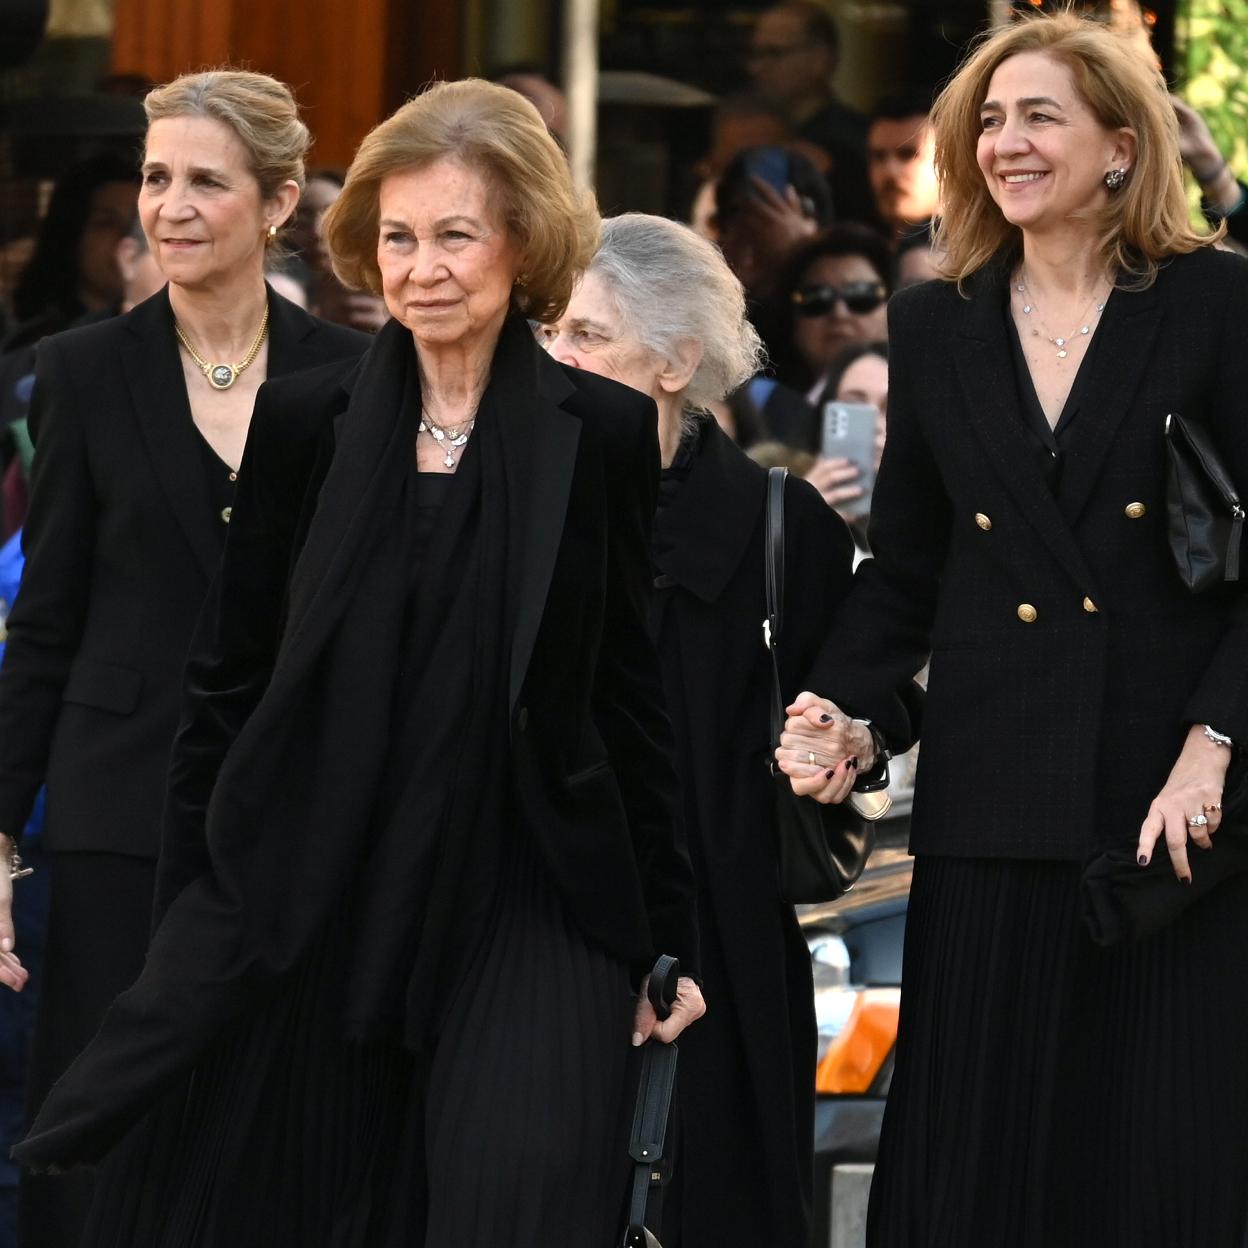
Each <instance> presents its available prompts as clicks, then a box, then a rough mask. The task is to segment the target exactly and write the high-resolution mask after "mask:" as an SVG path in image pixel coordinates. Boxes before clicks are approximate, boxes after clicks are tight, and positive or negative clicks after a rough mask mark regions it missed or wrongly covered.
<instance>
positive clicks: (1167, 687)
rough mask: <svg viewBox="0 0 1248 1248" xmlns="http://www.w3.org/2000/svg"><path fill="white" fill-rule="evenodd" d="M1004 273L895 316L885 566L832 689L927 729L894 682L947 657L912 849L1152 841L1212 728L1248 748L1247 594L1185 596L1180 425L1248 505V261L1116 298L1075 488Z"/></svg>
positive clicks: (1177, 273) (1073, 465) (1054, 853)
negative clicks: (1026, 361)
mask: <svg viewBox="0 0 1248 1248" xmlns="http://www.w3.org/2000/svg"><path fill="white" fill-rule="evenodd" d="M1005 280H1006V279H1005V276H1004V273H1003V272H1002V271H1001V270H999V269H996V270H991V269H990V270H985V271H984V272H982V273H981V274H979V275H977V276H976V278H975V279H974V280H973V281H972V283H971V287H970V298H969V299H964V298H962V297H960V296H959V294H958V293H957V291H956V289H955V288H954V287H953V286H952V285H949V284H945V283H928V284H926V285H923V286H919V287H916V288H915V289H913V290H909V291H904V292H902V293H901V294H900V295H898V296H897V297H896V298H895V299H894V300H893V302H892V304H891V305H890V309H889V327H890V334H889V341H890V350H891V356H890V363H889V374H890V394H889V413H888V442H887V445H886V447H885V451H884V461H883V463H882V465H881V468H880V475H879V480H878V482H877V484H876V487H875V493H874V499H873V506H872V513H871V526H870V541H871V549H872V550H873V551H874V552H875V556H876V557H875V559H874V560H872V561H869V562H866V563H864V564H863V565H862V566H861V567H860V568H859V571H858V575H857V579H856V582H855V586H854V590H853V592H852V594H851V595H850V598H849V601H848V603H847V606H846V609H845V611H844V612H843V614H842V617H841V618H840V620H839V622H838V626H837V628H836V629H835V630H834V632H833V634H832V636H831V637H830V639H829V641H828V644H827V646H826V648H825V650H824V653H823V655H822V657H821V660H820V662H819V665H818V668H817V670H816V671H815V672H814V674H813V675H812V676H811V680H812V687H814V688H817V689H819V690H821V691H823V692H826V693H827V694H829V695H830V696H832V697H834V698H837V699H841V700H843V701H844V703H845V704H846V705H847V706H849V707H851V708H854V709H857V710H864V711H866V712H867V713H868V714H869V713H871V711H872V710H873V711H874V712H875V714H874V718H876V719H877V720H880V721H881V722H882V723H883V724H884V726H885V727H886V729H887V730H891V731H894V732H897V733H898V734H899V735H904V722H905V716H904V714H903V713H902V711H901V708H900V706H899V705H898V703H897V701H896V698H895V695H894V693H893V690H894V689H895V687H896V685H897V678H898V676H899V675H900V674H906V675H908V674H910V673H911V672H914V671H916V670H917V669H918V668H919V666H920V665H921V663H922V662H923V659H924V657H925V656H926V654H927V652H928V651H929V649H930V651H931V654H932V660H931V674H930V683H929V686H928V697H927V706H926V711H925V720H924V725H923V750H922V754H921V756H920V760H919V765H918V775H917V780H916V791H915V799H914V813H913V821H912V839H911V847H912V849H913V850H915V851H916V852H921V853H930V854H952V855H974V856H992V857H1011V858H1049V859H1081V858H1083V857H1084V856H1085V855H1086V854H1087V853H1088V852H1089V851H1090V849H1092V848H1093V846H1095V845H1098V844H1106V843H1111V842H1126V843H1129V842H1131V841H1133V840H1134V839H1135V837H1136V836H1137V835H1138V832H1139V827H1140V824H1141V822H1142V821H1143V819H1144V817H1145V815H1146V813H1147V809H1148V805H1149V803H1150V801H1151V800H1152V799H1153V797H1155V796H1156V794H1157V792H1158V791H1159V790H1160V789H1161V787H1162V785H1163V784H1164V783H1165V780H1166V777H1167V775H1168V774H1169V771H1170V768H1171V767H1172V766H1173V764H1174V761H1175V759H1176V758H1177V756H1178V753H1179V750H1180V748H1181V747H1182V744H1183V739H1184V735H1185V733H1186V731H1187V728H1188V726H1189V725H1190V724H1192V723H1209V724H1212V725H1213V726H1214V727H1215V728H1217V729H1219V730H1220V731H1222V732H1225V733H1229V734H1230V735H1231V736H1232V737H1234V738H1235V739H1236V740H1239V741H1244V740H1248V595H1246V594H1245V593H1243V592H1242V590H1238V589H1232V590H1228V591H1221V592H1218V593H1212V594H1206V595H1204V596H1193V595H1191V594H1189V593H1188V592H1187V591H1186V589H1185V588H1184V587H1183V585H1182V583H1181V582H1180V580H1179V579H1178V575H1177V573H1176V571H1175V568H1174V565H1173V562H1172V559H1171V554H1170V550H1169V547H1168V544H1167V536H1166V497H1165V468H1166V455H1165V446H1164V438H1163V429H1164V424H1165V418H1166V415H1167V414H1168V413H1170V412H1179V413H1181V414H1182V415H1184V416H1188V417H1192V418H1195V419H1198V420H1201V421H1204V422H1206V424H1207V425H1208V427H1209V428H1210V429H1211V431H1212V434H1213V437H1214V439H1215V441H1216V442H1217V444H1218V446H1219V448H1220V451H1221V454H1222V456H1223V458H1224V460H1225V462H1226V464H1227V466H1228V468H1229V470H1230V472H1231V474H1232V476H1233V477H1234V478H1235V479H1236V480H1237V481H1238V483H1239V488H1240V491H1241V494H1242V492H1243V491H1244V490H1245V489H1246V488H1248V420H1246V419H1245V408H1244V405H1245V401H1246V400H1248V351H1246V350H1245V349H1244V341H1245V339H1244V334H1245V327H1246V326H1248V262H1245V261H1244V260H1242V259H1240V258H1239V257H1237V256H1232V255H1228V254H1226V253H1224V252H1219V251H1215V250H1212V249H1202V250H1200V251H1198V252H1196V253H1194V254H1192V255H1187V256H1179V257H1176V258H1173V259H1171V260H1170V261H1169V262H1167V263H1166V264H1165V265H1164V266H1163V267H1162V270H1161V272H1160V274H1159V275H1158V278H1157V281H1156V282H1155V283H1154V284H1153V285H1152V286H1151V287H1149V288H1148V289H1147V290H1142V291H1134V292H1133V291H1127V290H1115V291H1114V293H1113V294H1112V295H1111V297H1110V299H1109V301H1108V303H1107V305H1106V307H1105V311H1104V313H1103V316H1102V320H1101V324H1100V327H1099V329H1098V330H1097V331H1096V332H1097V336H1098V338H1099V339H1100V341H1099V342H1098V343H1095V344H1094V348H1095V352H1096V354H1095V356H1094V357H1093V358H1092V359H1091V360H1090V364H1091V365H1092V366H1093V368H1094V372H1093V373H1092V374H1091V375H1090V376H1089V378H1088V379H1087V385H1086V387H1085V388H1084V389H1083V393H1082V399H1081V402H1080V408H1079V417H1078V419H1077V420H1076V421H1075V422H1074V424H1072V425H1071V427H1070V430H1069V434H1068V437H1069V442H1068V444H1067V447H1066V451H1065V463H1064V466H1063V469H1062V473H1061V478H1060V484H1059V486H1058V489H1057V491H1056V494H1054V492H1052V491H1051V490H1050V489H1049V487H1048V486H1047V484H1046V482H1045V480H1044V478H1043V475H1042V473H1041V471H1040V468H1039V465H1038V464H1037V462H1036V459H1035V448H1034V444H1033V442H1032V441H1031V440H1030V438H1029V437H1028V435H1027V433H1026V431H1025V426H1024V420H1023V416H1022V413H1021V410H1020V400H1019V398H1018V389H1017V385H1016V379H1015V373H1014V369H1013V366H1012V360H1011V351H1010V346H1009V341H1008V338H1007V324H1006V321H1005V313H1004V306H1005V298H1006V292H1005ZM1240 584H1241V585H1242V584H1243V582H1240Z"/></svg>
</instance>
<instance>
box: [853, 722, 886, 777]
mask: <svg viewBox="0 0 1248 1248" xmlns="http://www.w3.org/2000/svg"><path fill="white" fill-rule="evenodd" d="M853 722H854V723H855V724H861V725H862V726H863V727H864V728H866V730H867V731H868V732H869V733H870V734H871V741H872V743H873V745H874V746H875V764H874V766H873V767H872V768H871V770H870V771H867V772H863V773H862V774H860V775H859V777H858V780H857V782H856V783H855V784H854V787H853V789H852V790H851V791H852V792H854V793H878V792H879V791H880V789H886V788H888V778H889V777H888V760H889V759H890V758H892V756H893V755H892V752H891V751H890V750H889V748H888V743H887V742H886V741H885V740H884V734H883V733H882V732H881V731H880V730H879V729H878V728H877V727H876V726H875V725H874V724H873V723H872V722H871V721H870V720H869V719H855V720H854V721H853Z"/></svg>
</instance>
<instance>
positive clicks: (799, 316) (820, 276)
mask: <svg viewBox="0 0 1248 1248" xmlns="http://www.w3.org/2000/svg"><path fill="white" fill-rule="evenodd" d="M892 289H893V261H892V255H891V253H890V251H889V248H888V244H887V243H886V242H885V241H884V239H883V238H881V237H880V235H879V234H877V233H876V232H875V231H874V230H871V229H868V228H867V227H866V226H862V225H856V224H854V223H852V222H845V223H843V224H838V225H834V226H832V227H830V228H829V229H827V230H824V231H823V232H822V233H821V234H819V235H818V236H816V237H815V238H813V239H811V241H810V242H809V243H807V244H806V245H805V246H804V247H802V248H801V249H800V250H799V251H798V252H797V253H796V254H795V255H794V257H793V260H792V262H791V263H790V265H789V269H788V273H787V276H786V280H785V282H784V283H783V287H782V297H783V300H784V303H785V304H786V305H787V311H788V315H789V319H788V326H789V331H790V344H791V346H792V350H791V351H790V352H787V353H785V356H784V357H782V358H787V359H788V360H789V370H788V372H787V374H786V375H784V376H781V378H780V380H781V381H782V382H784V383H785V384H787V385H788V386H790V387H792V388H794V389H797V390H799V391H801V392H802V393H804V395H805V400H806V407H805V409H804V410H803V412H802V416H801V419H800V420H798V421H796V422H795V421H793V420H792V419H791V418H790V420H789V421H788V425H787V428H786V429H785V430H784V431H776V432H777V436H780V437H781V438H782V440H783V441H785V442H787V443H788V444H790V445H792V446H796V447H798V448H800V449H802V450H806V451H811V452H814V453H815V454H816V455H817V456H818V457H817V458H816V460H815V463H814V466H813V467H812V468H811V470H810V472H809V473H808V474H807V478H806V479H807V480H808V481H810V483H811V484H812V485H813V486H814V487H815V488H816V489H817V490H818V491H819V492H820V493H821V494H822V495H823V497H824V500H825V501H826V502H827V503H828V505H829V506H831V507H843V506H845V505H846V504H848V503H850V502H852V501H853V500H854V499H857V498H859V497H860V496H861V494H862V490H861V488H860V487H859V486H858V485H857V484H856V482H857V479H858V476H859V473H858V469H857V468H856V467H854V465H853V464H852V463H850V462H849V461H848V460H846V459H841V458H830V457H827V456H824V455H820V454H819V452H820V451H821V449H822V447H821V429H822V418H821V415H820V412H821V408H822V405H823V403H824V401H825V400H826V399H829V398H832V397H834V396H833V392H832V391H831V390H829V388H828V384H827V383H828V375H829V372H830V370H831V369H832V367H833V365H834V364H835V362H836V360H837V359H838V357H839V356H840V355H841V354H842V352H844V351H845V350H846V348H848V347H853V346H858V345H861V344H862V343H869V342H879V341H881V340H883V339H885V338H886V337H887V335H888V329H887V321H886V319H885V308H886V306H887V303H888V297H889V295H890V294H891V293H892ZM790 417H791V413H790Z"/></svg>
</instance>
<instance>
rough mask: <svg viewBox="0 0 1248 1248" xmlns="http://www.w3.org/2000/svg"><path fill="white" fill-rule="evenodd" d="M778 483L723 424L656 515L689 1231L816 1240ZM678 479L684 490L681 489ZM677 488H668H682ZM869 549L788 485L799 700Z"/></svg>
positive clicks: (794, 682) (799, 487)
mask: <svg viewBox="0 0 1248 1248" xmlns="http://www.w3.org/2000/svg"><path fill="white" fill-rule="evenodd" d="M766 483H767V473H766V472H765V470H764V469H762V468H761V467H759V466H758V465H757V464H755V463H754V462H753V461H752V460H750V459H749V458H747V457H746V456H745V455H744V454H743V453H742V452H741V451H740V450H739V449H738V448H737V447H736V446H734V445H733V444H732V442H731V441H730V440H729V439H728V437H727V436H726V435H725V434H724V433H722V432H721V431H720V429H719V428H718V426H716V425H715V424H714V422H709V421H708V422H707V423H706V424H705V425H703V426H702V428H701V429H700V431H699V434H698V439H697V442H696V443H695V445H694V454H693V459H692V463H691V465H690V467H689V470H688V476H687V477H686V478H685V479H684V481H683V482H682V483H681V484H680V485H679V487H678V488H677V489H675V490H674V492H673V493H672V494H671V496H670V500H668V501H665V502H664V504H663V506H662V508H661V510H660V513H659V517H658V519H657V521H656V531H655V538H656V543H655V544H656V552H657V554H656V566H657V570H658V572H659V574H660V578H659V584H660V585H661V586H664V587H665V588H661V589H660V590H659V594H658V602H657V605H656V612H655V631H656V634H657V637H658V641H659V647H660V654H661V658H662V660H663V664H664V676H665V686H666V692H667V697H668V704H669V707H670V710H671V714H672V719H673V723H674V725H675V727H676V731H677V759H678V761H679V764H680V766H681V775H682V781H683V787H684V802H683V809H684V812H685V824H686V827H687V828H688V835H689V844H690V850H691V853H692V856H693V860H694V866H695V872H696V875H697V879H698V915H699V922H700V926H701V932H702V948H703V966H704V974H705V984H706V995H707V1001H708V1011H707V1015H706V1017H705V1018H704V1019H703V1020H702V1021H701V1022H699V1023H697V1024H696V1025H695V1026H694V1027H692V1028H690V1029H689V1031H688V1032H686V1033H685V1035H684V1036H682V1037H681V1041H680V1043H681V1047H682V1049H683V1053H682V1057H681V1073H680V1079H679V1080H678V1085H677V1086H678V1090H679V1091H678V1096H679V1103H680V1106H681V1110H682V1129H683V1133H684V1145H683V1148H682V1152H681V1157H680V1160H679V1161H678V1163H677V1170H678V1174H679V1176H680V1177H679V1180H678V1181H679V1183H680V1184H681V1202H680V1203H681V1205H682V1207H683V1210H684V1215H683V1218H682V1221H683V1224H684V1227H683V1238H682V1240H681V1241H680V1242H682V1243H684V1244H685V1245H687V1248H696V1246H697V1245H703V1244H706V1245H711V1244H738V1243H742V1244H743V1243H759V1244H763V1243H765V1244H768V1245H775V1246H776V1248H780V1246H782V1245H783V1246H785V1248H804V1245H805V1244H806V1241H807V1237H808V1234H809V1219H810V1201H811V1183H812V1176H811V1168H812V1158H811V1150H812V1146H813V1137H814V1100H815V1017H814V999H813V989H812V984H811V970H810V953H809V951H808V950H807V948H806V943H805V941H804V940H803V939H802V935H801V932H800V929H799V928H798V924H797V919H796V916H795V915H794V912H793V907H792V906H790V905H786V904H785V903H784V902H783V901H781V899H780V896H779V893H778V889H777V884H776V850H775V841H774V835H773V832H772V826H771V812H772V800H773V799H772V784H773V782H772V780H771V778H770V775H769V773H768V772H767V770H766V766H765V764H766V760H767V756H768V735H769V723H768V705H769V698H770V689H771V683H770V681H771V675H770V672H771V666H770V661H769V659H768V657H767V651H766V649H765V647H764V643H763V633H762V621H763V618H764V616H765V615H766V604H765V593H764V580H763V561H764V529H765V518H766V512H765V507H764V503H765V498H766ZM669 484H670V483H669ZM666 488H667V487H665V491H666ZM852 568H853V542H852V540H851V538H850V535H849V531H848V529H847V528H846V527H845V524H844V523H843V521H841V519H840V518H839V517H838V516H837V514H836V513H835V512H834V511H833V510H832V509H831V508H829V507H828V506H826V505H825V503H824V502H823V500H822V499H821V498H820V497H819V495H818V493H817V492H816V491H815V490H814V489H813V488H812V487H811V486H809V485H808V484H806V483H805V482H804V481H800V480H797V479H794V478H790V479H789V482H788V484H787V487H786V491H785V586H786V596H787V602H786V603H785V628H784V632H783V636H782V644H781V647H780V657H781V680H782V684H783V687H784V693H785V695H786V696H787V697H794V696H796V695H797V693H798V692H799V691H800V689H801V688H802V684H801V677H802V674H803V672H804V671H805V670H806V667H807V665H808V664H809V663H810V662H811V661H812V659H813V658H814V656H815V654H816V653H817V651H818V647H819V644H820V642H821V641H822V640H823V637H824V636H825V634H826V631H827V629H828V628H829V627H830V624H831V619H832V614H833V611H834V609H835V607H836V605H837V603H838V602H839V601H840V599H841V598H842V597H843V596H844V594H845V593H846V592H847V591H848V589H849V585H850V581H851V578H852Z"/></svg>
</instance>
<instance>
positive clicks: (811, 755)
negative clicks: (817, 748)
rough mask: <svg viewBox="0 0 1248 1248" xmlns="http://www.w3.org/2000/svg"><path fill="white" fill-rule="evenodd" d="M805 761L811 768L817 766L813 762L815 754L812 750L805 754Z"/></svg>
mask: <svg viewBox="0 0 1248 1248" xmlns="http://www.w3.org/2000/svg"><path fill="white" fill-rule="evenodd" d="M806 761H807V762H808V763H809V764H810V765H811V766H812V767H814V766H816V765H817V764H816V762H815V752H814V750H810V751H808V752H807V754H806Z"/></svg>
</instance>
